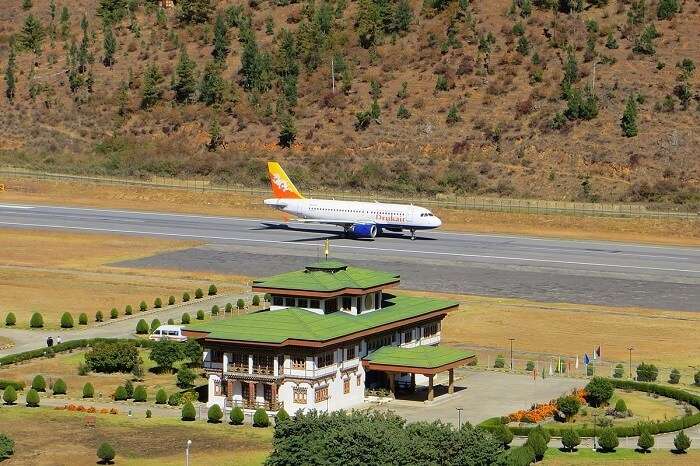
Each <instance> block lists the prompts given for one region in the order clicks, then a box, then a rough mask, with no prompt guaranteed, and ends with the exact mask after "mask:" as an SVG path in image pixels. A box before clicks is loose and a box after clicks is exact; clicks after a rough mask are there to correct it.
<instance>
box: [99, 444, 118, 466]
mask: <svg viewBox="0 0 700 466" xmlns="http://www.w3.org/2000/svg"><path fill="white" fill-rule="evenodd" d="M114 456H115V453H114V448H112V446H111V445H110V444H109V443H107V442H105V443H103V444H101V445H100V446H99V447H98V448H97V457H98V458H99V459H100V462H101V463H102V464H110V463H111V461H112V460H113V459H114Z"/></svg>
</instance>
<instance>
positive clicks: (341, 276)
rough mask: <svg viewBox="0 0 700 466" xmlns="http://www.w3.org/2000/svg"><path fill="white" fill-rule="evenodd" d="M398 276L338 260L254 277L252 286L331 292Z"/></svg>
mask: <svg viewBox="0 0 700 466" xmlns="http://www.w3.org/2000/svg"><path fill="white" fill-rule="evenodd" d="M398 279H399V275H396V274H393V273H388V272H382V271H378V270H371V269H364V268H361V267H353V266H349V265H346V264H344V263H342V262H339V261H336V260H325V261H321V262H317V263H315V264H311V265H309V266H307V267H306V268H305V269H304V270H296V271H294V272H287V273H283V274H280V275H274V276H272V277H268V278H263V279H261V280H255V281H254V282H253V286H256V287H261V288H279V289H284V290H301V291H323V292H332V291H339V290H343V289H346V288H359V289H367V288H374V287H376V286H381V285H386V284H388V283H393V282H396V281H397V280H398Z"/></svg>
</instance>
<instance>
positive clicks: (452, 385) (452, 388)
mask: <svg viewBox="0 0 700 466" xmlns="http://www.w3.org/2000/svg"><path fill="white" fill-rule="evenodd" d="M454 392H455V370H454V369H450V385H448V387H447V393H449V394H450V395H451V394H453V393H454Z"/></svg>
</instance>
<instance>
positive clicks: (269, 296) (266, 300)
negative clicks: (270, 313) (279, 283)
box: [263, 293, 272, 303]
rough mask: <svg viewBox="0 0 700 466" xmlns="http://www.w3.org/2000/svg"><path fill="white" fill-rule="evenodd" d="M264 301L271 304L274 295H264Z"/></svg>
mask: <svg viewBox="0 0 700 466" xmlns="http://www.w3.org/2000/svg"><path fill="white" fill-rule="evenodd" d="M263 299H264V300H265V302H267V303H271V302H272V295H271V294H270V293H265V294H264V295H263Z"/></svg>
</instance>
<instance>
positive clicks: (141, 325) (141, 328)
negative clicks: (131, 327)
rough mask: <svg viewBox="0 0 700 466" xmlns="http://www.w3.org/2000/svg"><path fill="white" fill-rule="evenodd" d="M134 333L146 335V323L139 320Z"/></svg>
mask: <svg viewBox="0 0 700 466" xmlns="http://www.w3.org/2000/svg"><path fill="white" fill-rule="evenodd" d="M136 333H137V334H139V335H145V334H147V333H148V323H147V322H146V321H145V320H144V319H141V320H139V321H138V323H137V324H136Z"/></svg>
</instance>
